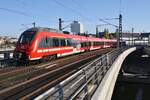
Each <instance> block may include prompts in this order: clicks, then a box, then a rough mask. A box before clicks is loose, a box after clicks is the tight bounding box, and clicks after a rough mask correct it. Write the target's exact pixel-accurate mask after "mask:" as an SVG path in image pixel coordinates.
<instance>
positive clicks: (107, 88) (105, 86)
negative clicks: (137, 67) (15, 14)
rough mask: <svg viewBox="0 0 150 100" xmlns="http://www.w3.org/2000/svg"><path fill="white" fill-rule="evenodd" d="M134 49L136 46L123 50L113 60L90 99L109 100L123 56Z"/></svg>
mask: <svg viewBox="0 0 150 100" xmlns="http://www.w3.org/2000/svg"><path fill="white" fill-rule="evenodd" d="M135 50H136V47H132V48H130V49H127V50H125V51H124V52H123V53H122V54H120V55H119V57H118V58H117V59H116V60H115V61H114V63H113V64H112V66H111V67H110V69H109V70H108V72H107V73H106V75H105V76H104V78H103V80H102V82H101V84H100V85H99V87H98V89H97V90H96V92H95V93H94V95H93V96H92V99H91V100H111V96H112V93H113V89H114V86H115V82H116V80H117V76H118V74H119V70H120V69H121V65H122V63H123V61H124V60H125V58H126V57H127V56H128V55H129V54H130V53H132V52H133V51H135Z"/></svg>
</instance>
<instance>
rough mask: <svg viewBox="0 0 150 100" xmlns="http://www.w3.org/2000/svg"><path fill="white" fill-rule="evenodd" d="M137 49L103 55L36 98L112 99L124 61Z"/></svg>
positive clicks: (70, 99) (68, 99) (71, 99)
mask: <svg viewBox="0 0 150 100" xmlns="http://www.w3.org/2000/svg"><path fill="white" fill-rule="evenodd" d="M136 50H139V47H130V48H121V49H117V50H115V51H112V52H111V53H108V54H106V55H103V56H102V57H100V58H98V59H96V60H95V61H93V62H91V63H90V64H89V65H88V66H86V67H85V68H83V69H81V70H80V71H79V72H77V73H76V74H74V75H73V76H70V77H69V78H68V79H66V80H64V81H63V82H61V83H60V84H58V85H57V86H55V87H53V88H51V89H50V90H48V91H46V92H45V93H43V94H41V95H40V96H38V97H37V98H35V100H43V99H50V100H51V99H52V100H53V99H54V100H55V99H57V100H73V99H77V100H78V99H79V100H82V99H83V100H111V97H112V94H113V90H114V86H115V83H116V80H117V77H118V74H119V71H120V69H121V66H122V64H123V61H124V60H125V59H126V57H127V56H128V55H130V54H131V53H133V52H134V51H136Z"/></svg>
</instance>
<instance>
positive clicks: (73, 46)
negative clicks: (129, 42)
mask: <svg viewBox="0 0 150 100" xmlns="http://www.w3.org/2000/svg"><path fill="white" fill-rule="evenodd" d="M115 44H116V40H109V39H101V38H93V37H86V36H79V35H71V34H63V33H62V32H60V31H57V30H55V29H51V28H40V27H39V28H38V27H36V28H30V29H28V30H26V31H24V32H23V33H22V34H21V36H20V37H19V39H18V42H17V45H16V48H15V50H14V58H15V59H16V60H29V61H31V60H38V59H47V60H50V59H55V58H57V57H61V56H65V55H71V54H75V53H80V52H85V51H90V50H95V49H100V48H106V47H112V46H114V45H115Z"/></svg>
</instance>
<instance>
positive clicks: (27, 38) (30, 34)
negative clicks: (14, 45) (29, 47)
mask: <svg viewBox="0 0 150 100" xmlns="http://www.w3.org/2000/svg"><path fill="white" fill-rule="evenodd" d="M35 34H36V32H35V31H25V32H23V34H22V35H21V36H20V38H19V43H30V42H31V41H32V40H33V38H34V36H35Z"/></svg>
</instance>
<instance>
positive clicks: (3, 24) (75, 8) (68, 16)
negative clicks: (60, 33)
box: [0, 0, 150, 36]
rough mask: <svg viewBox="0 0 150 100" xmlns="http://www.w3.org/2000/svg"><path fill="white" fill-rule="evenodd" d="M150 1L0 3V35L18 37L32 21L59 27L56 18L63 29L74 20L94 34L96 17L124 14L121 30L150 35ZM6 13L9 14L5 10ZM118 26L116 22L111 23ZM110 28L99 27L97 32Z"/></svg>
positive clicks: (11, 0)
mask: <svg viewBox="0 0 150 100" xmlns="http://www.w3.org/2000/svg"><path fill="white" fill-rule="evenodd" d="M149 5H150V0H122V3H121V7H120V0H1V3H0V35H10V36H18V35H20V34H21V32H23V31H24V30H25V29H26V28H28V27H31V26H32V25H31V23H32V22H34V21H35V22H36V25H37V26H41V27H52V28H58V18H60V17H61V18H62V19H63V20H64V21H66V22H65V23H64V24H63V25H64V26H66V25H68V24H69V23H71V21H73V20H78V21H80V22H81V23H83V25H84V28H85V31H88V32H90V33H95V25H98V24H103V23H102V22H100V21H99V18H101V19H105V18H116V17H118V15H119V13H120V8H121V13H122V15H123V30H124V31H131V28H132V27H133V28H134V29H135V31H136V32H143V31H145V32H150V20H149V18H150V13H149V10H150V6H149ZM8 10H9V11H8ZM109 22H110V23H113V24H116V25H117V24H118V20H110V21H109ZM104 28H108V29H109V30H110V31H111V32H113V31H115V28H114V27H112V26H102V27H100V29H99V30H100V31H102V30H103V29H104Z"/></svg>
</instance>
